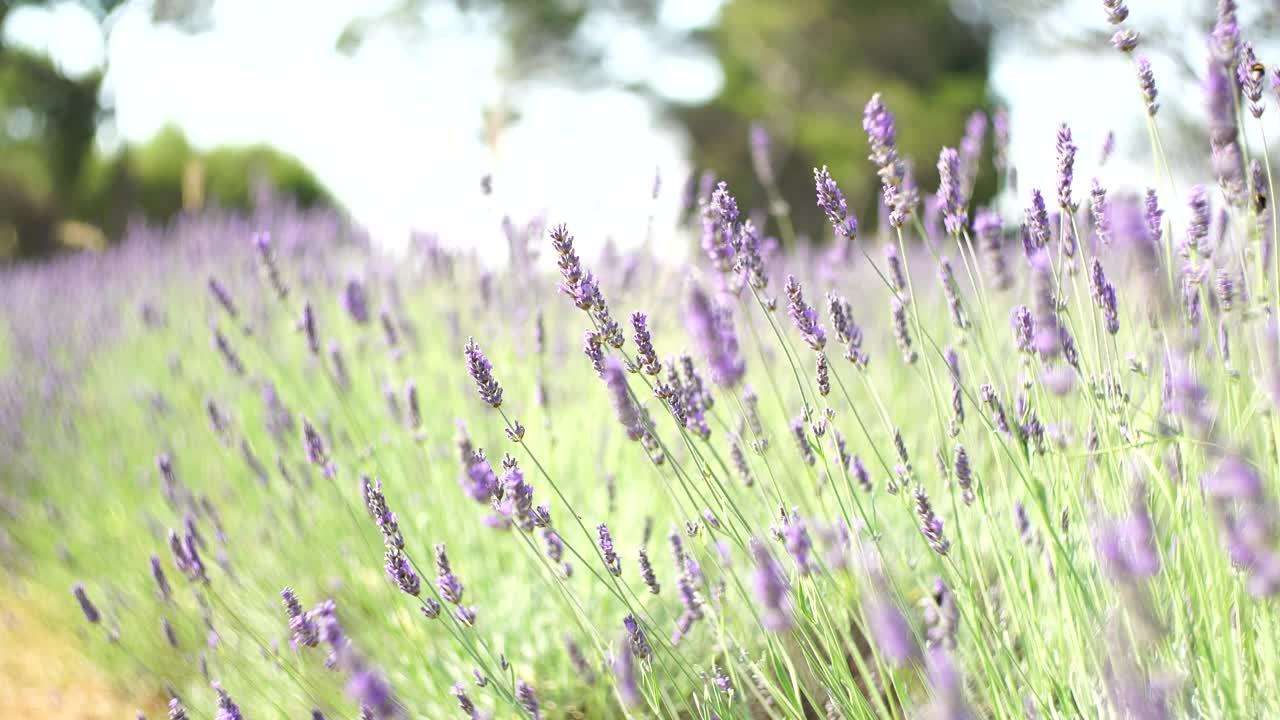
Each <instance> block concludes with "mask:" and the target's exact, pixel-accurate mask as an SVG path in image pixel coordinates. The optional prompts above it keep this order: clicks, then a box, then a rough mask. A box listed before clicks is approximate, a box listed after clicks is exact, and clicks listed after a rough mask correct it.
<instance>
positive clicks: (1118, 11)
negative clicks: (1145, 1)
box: [1102, 0, 1129, 25]
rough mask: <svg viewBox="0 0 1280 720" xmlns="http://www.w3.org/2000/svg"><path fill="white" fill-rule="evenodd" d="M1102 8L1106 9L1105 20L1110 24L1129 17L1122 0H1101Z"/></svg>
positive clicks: (1120, 21) (1115, 23)
mask: <svg viewBox="0 0 1280 720" xmlns="http://www.w3.org/2000/svg"><path fill="white" fill-rule="evenodd" d="M1102 8H1103V9H1104V10H1106V11H1107V22H1109V23H1111V24H1112V25H1119V24H1120V23H1122V22H1124V20H1125V18H1127V17H1129V8H1127V7H1125V5H1124V0H1102Z"/></svg>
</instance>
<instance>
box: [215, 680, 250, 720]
mask: <svg viewBox="0 0 1280 720" xmlns="http://www.w3.org/2000/svg"><path fill="white" fill-rule="evenodd" d="M213 690H214V692H216V693H218V714H217V715H215V716H214V717H215V718H216V720H243V718H244V716H243V715H241V714H240V706H239V705H236V703H235V701H234V700H232V699H231V696H230V695H228V694H227V691H226V690H223V689H222V685H220V684H218V683H216V682H215V683H213Z"/></svg>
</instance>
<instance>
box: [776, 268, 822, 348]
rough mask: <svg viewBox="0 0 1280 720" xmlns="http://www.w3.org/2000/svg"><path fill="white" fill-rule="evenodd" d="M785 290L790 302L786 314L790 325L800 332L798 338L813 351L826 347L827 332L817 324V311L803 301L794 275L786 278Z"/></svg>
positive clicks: (798, 283)
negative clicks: (789, 319) (788, 316)
mask: <svg viewBox="0 0 1280 720" xmlns="http://www.w3.org/2000/svg"><path fill="white" fill-rule="evenodd" d="M785 289H786V292H787V299H788V300H789V301H790V302H789V303H788V304H787V314H788V315H790V316H791V322H792V324H793V325H795V326H796V329H797V330H799V331H800V337H802V338H804V341H805V342H806V343H808V344H809V347H811V348H813V349H814V351H818V350H821V349H823V348H824V347H826V345H827V332H826V330H824V329H823V327H822V325H820V324H819V323H818V311H817V310H815V309H814V308H813V306H812V305H809V304H808V303H806V302H805V301H804V291H803V290H802V288H801V287H800V282H799V281H798V280H796V278H795V276H794V275H788V276H787V283H786V286H785Z"/></svg>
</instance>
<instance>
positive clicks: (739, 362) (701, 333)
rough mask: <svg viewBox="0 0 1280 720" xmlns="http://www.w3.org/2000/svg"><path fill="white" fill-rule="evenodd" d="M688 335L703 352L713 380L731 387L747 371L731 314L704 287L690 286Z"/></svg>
mask: <svg viewBox="0 0 1280 720" xmlns="http://www.w3.org/2000/svg"><path fill="white" fill-rule="evenodd" d="M685 325H686V327H688V329H689V334H690V335H691V336H693V339H694V341H695V342H696V343H697V344H698V346H699V347H700V348H701V349H702V353H703V356H704V357H705V358H706V360H707V365H708V366H709V367H710V368H711V378H712V380H714V381H715V382H716V383H717V384H719V385H722V386H725V387H732V386H733V385H736V384H737V383H738V382H739V381H740V380H741V379H742V376H743V374H744V373H745V372H746V363H745V362H744V361H743V359H742V354H741V353H740V352H739V350H738V335H737V333H736V332H735V331H734V328H733V314H732V311H731V310H730V309H729V308H728V307H726V306H724V305H719V304H716V303H713V302H712V300H711V298H710V297H708V296H707V294H706V293H705V292H703V291H702V288H700V287H698V285H697V284H693V283H691V284H690V286H689V300H688V303H687V305H686V311H685Z"/></svg>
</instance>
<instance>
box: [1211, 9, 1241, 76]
mask: <svg viewBox="0 0 1280 720" xmlns="http://www.w3.org/2000/svg"><path fill="white" fill-rule="evenodd" d="M1209 37H1210V40H1211V42H1210V47H1211V48H1212V49H1213V52H1214V55H1215V56H1216V57H1217V59H1218V61H1219V62H1220V63H1222V64H1223V65H1225V66H1227V67H1234V66H1235V64H1236V60H1237V56H1238V55H1239V52H1240V22H1239V21H1238V20H1237V19H1236V3H1235V0H1218V17H1217V20H1216V22H1215V23H1214V25H1213V32H1211V33H1210V35H1209Z"/></svg>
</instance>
